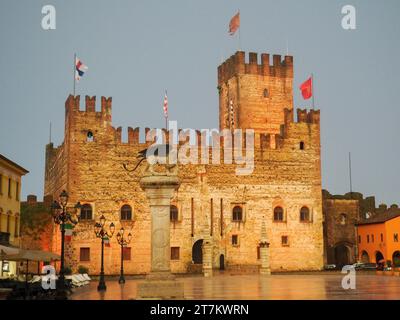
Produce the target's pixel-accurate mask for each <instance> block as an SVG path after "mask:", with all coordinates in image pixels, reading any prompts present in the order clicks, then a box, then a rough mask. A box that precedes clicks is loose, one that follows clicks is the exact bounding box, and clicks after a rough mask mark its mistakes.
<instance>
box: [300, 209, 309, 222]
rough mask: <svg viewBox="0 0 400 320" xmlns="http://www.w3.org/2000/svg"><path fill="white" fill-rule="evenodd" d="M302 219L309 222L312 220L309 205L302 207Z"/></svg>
mask: <svg viewBox="0 0 400 320" xmlns="http://www.w3.org/2000/svg"><path fill="white" fill-rule="evenodd" d="M300 221H301V222H309V221H310V209H308V208H307V207H302V208H301V209H300Z"/></svg>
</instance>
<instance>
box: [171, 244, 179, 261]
mask: <svg viewBox="0 0 400 320" xmlns="http://www.w3.org/2000/svg"><path fill="white" fill-rule="evenodd" d="M171 260H179V247H171Z"/></svg>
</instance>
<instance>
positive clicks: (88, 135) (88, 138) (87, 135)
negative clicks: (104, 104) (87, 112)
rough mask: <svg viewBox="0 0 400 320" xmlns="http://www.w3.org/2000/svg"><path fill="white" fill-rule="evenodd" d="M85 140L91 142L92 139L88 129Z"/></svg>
mask: <svg viewBox="0 0 400 320" xmlns="http://www.w3.org/2000/svg"><path fill="white" fill-rule="evenodd" d="M86 141H87V142H92V141H93V132H92V131H90V130H89V131H88V132H87V134H86Z"/></svg>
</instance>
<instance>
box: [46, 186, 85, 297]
mask: <svg viewBox="0 0 400 320" xmlns="http://www.w3.org/2000/svg"><path fill="white" fill-rule="evenodd" d="M68 198H69V195H68V193H67V192H66V191H65V190H63V191H62V192H61V194H60V196H59V201H56V200H54V202H53V203H52V205H51V209H52V210H53V219H54V222H55V223H56V224H58V225H60V227H61V228H60V229H61V265H60V274H59V277H58V281H57V288H56V299H60V300H66V299H67V292H66V288H65V273H64V272H65V271H64V252H65V251H64V247H65V224H66V223H72V224H73V225H76V224H77V223H78V219H77V218H76V211H77V210H78V209H80V208H81V204H80V203H79V202H78V203H77V204H76V205H75V206H74V209H75V210H74V212H73V214H71V213H69V212H67V204H68Z"/></svg>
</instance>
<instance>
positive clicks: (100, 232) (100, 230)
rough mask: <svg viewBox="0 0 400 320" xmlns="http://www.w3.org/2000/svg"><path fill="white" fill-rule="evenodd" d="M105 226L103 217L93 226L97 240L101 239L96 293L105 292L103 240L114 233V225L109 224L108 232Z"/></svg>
mask: <svg viewBox="0 0 400 320" xmlns="http://www.w3.org/2000/svg"><path fill="white" fill-rule="evenodd" d="M105 224H106V218H105V217H104V215H102V216H101V217H100V222H96V224H95V225H94V232H95V234H96V237H97V238H101V269H100V281H99V285H98V286H97V290H98V291H105V290H107V286H106V282H105V281H104V238H105V237H108V238H111V237H112V236H113V234H114V231H115V226H114V223H112V222H111V223H110V231H109V232H107V231H106V230H105V229H104V225H105Z"/></svg>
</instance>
